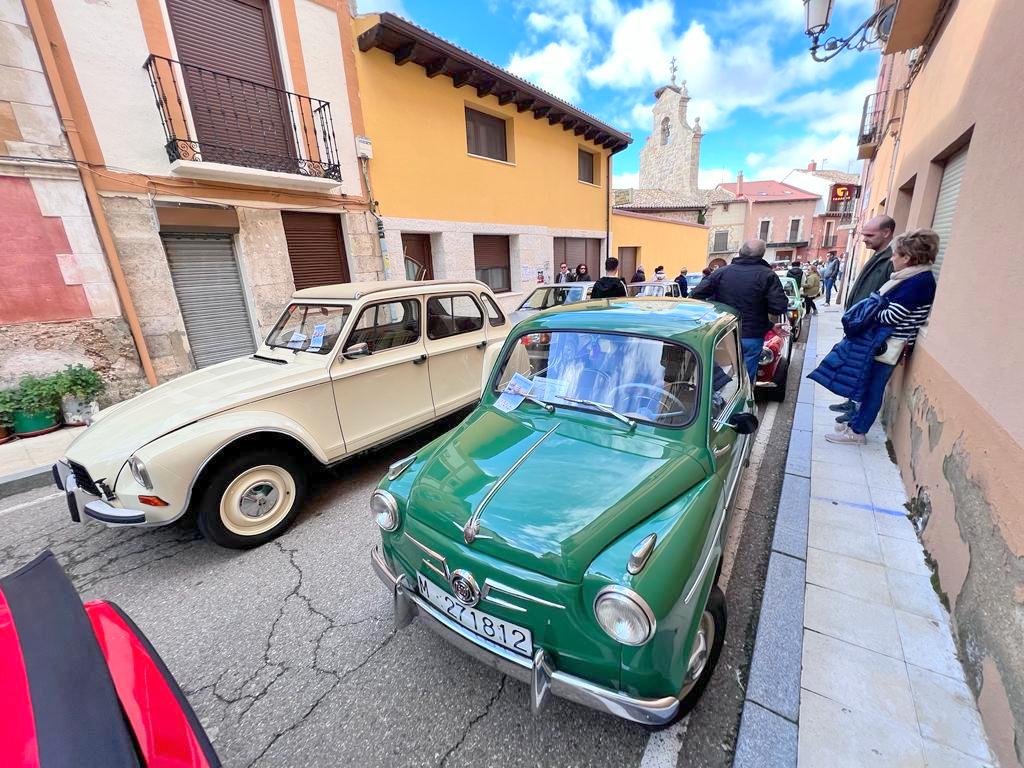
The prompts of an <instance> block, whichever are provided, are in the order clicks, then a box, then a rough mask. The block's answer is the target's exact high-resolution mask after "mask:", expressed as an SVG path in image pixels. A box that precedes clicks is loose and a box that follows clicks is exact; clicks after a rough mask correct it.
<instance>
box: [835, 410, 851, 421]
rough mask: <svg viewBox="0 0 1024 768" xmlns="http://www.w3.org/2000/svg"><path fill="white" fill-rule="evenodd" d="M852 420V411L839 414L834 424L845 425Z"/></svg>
mask: <svg viewBox="0 0 1024 768" xmlns="http://www.w3.org/2000/svg"><path fill="white" fill-rule="evenodd" d="M852 418H853V411H847V412H846V413H841V414H839V415H838V416H837V417H836V424H846V423H848V422H849V421H850V419H852Z"/></svg>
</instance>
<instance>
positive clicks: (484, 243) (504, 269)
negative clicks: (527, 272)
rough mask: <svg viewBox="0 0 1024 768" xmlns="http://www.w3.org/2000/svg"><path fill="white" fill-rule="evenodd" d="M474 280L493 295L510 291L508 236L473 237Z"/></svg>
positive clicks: (510, 275) (510, 272)
mask: <svg viewBox="0 0 1024 768" xmlns="http://www.w3.org/2000/svg"><path fill="white" fill-rule="evenodd" d="M473 257H474V260H475V262H476V279H477V280H479V281H480V282H482V283H485V284H486V285H488V286H490V288H491V290H492V291H494V292H495V293H503V292H506V291H511V290H512V268H511V265H510V262H509V243H508V235H473Z"/></svg>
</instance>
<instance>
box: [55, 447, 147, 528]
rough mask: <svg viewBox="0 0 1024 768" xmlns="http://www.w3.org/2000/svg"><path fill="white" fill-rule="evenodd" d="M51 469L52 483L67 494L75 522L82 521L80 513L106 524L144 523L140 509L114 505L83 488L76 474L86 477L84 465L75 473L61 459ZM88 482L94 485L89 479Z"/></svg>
mask: <svg viewBox="0 0 1024 768" xmlns="http://www.w3.org/2000/svg"><path fill="white" fill-rule="evenodd" d="M51 471H52V473H53V482H54V484H55V485H56V486H57V488H59V489H60V490H62V491H64V494H65V495H66V496H67V501H68V512H69V513H70V515H71V519H72V520H73V521H75V522H76V523H80V522H82V515H86V516H88V517H91V518H92V519H93V520H98V521H100V522H101V523H106V524H107V525H146V522H147V521H146V513H145V512H143V511H142V510H140V509H126V508H124V507H115V506H113V505H111V504H110V503H109V501H108V500H107V499H104V498H103V497H101V496H98V495H96V494H94V493H92V492H90V491H87V490H86V489H85V488H83V487H82V484H80V483H79V480H78V477H76V474H79V475H80V474H81V473H85V477H86V478H87V477H88V472H87V471H86V470H85V468H84V467H80V468H79V469H78V471H77V473H76V471H75V470H73V469H72V468H71V465H70V464H69V463H68V462H67V461H65V460H63V459H62V460H60V461H58V462H57V463H56V464H54V465H53V467H52V469H51ZM89 484H90V485H93V487H95V484H94V483H92V481H91V479H90V480H89ZM111 495H112V494H111Z"/></svg>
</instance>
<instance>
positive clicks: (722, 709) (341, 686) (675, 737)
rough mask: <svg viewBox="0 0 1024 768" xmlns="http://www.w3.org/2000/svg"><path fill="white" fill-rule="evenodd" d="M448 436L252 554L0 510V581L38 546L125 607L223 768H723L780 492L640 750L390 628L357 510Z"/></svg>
mask: <svg viewBox="0 0 1024 768" xmlns="http://www.w3.org/2000/svg"><path fill="white" fill-rule="evenodd" d="M796 370H799V367H797V368H796ZM794 392H795V388H794ZM794 399H795V398H794ZM787 405H790V404H787ZM790 408H791V405H790ZM777 421H778V420H777ZM450 426H451V424H450V423H449V424H448V425H447V427H450ZM447 427H446V426H441V427H435V428H433V429H431V430H428V431H426V432H423V433H420V434H419V435H417V436H414V437H413V438H410V439H408V440H406V441H403V442H402V443H397V444H395V445H392V446H390V447H388V448H386V449H382V450H380V451H377V452H375V453H373V454H370V455H369V456H366V457H362V458H360V459H357V460H355V461H353V462H351V463H349V464H347V465H343V466H342V467H340V468H338V469H336V470H334V471H332V472H331V473H329V474H325V475H324V476H323V477H322V478H321V479H320V480H319V482H318V483H317V486H316V488H315V490H314V492H313V493H312V494H311V498H310V502H309V504H308V508H307V510H306V511H305V512H304V513H303V514H302V516H301V517H300V518H299V520H298V521H297V523H296V524H295V525H294V526H293V527H292V528H291V530H290V531H289V532H288V533H287V534H286V535H284V536H283V537H281V538H280V539H278V540H276V541H275V542H272V543H270V544H268V545H266V546H263V547H261V548H259V549H256V550H251V551H246V552H238V551H232V550H226V549H221V548H219V547H216V546H214V545H211V544H209V543H207V542H206V541H205V540H203V539H202V538H200V537H199V536H198V534H197V533H195V531H194V530H192V529H189V528H186V527H182V526H171V527H167V528H161V529H153V530H138V529H108V528H105V527H103V526H100V525H97V524H75V523H72V522H71V521H70V519H69V517H68V513H67V507H66V504H65V502H64V499H63V496H60V495H56V496H55V494H54V490H53V489H40V490H36V491H31V492H27V493H24V494H21V495H19V496H14V497H10V498H7V499H4V500H3V501H0V573H7V572H9V571H11V570H13V569H14V568H16V567H18V566H19V565H21V564H23V563H25V562H27V561H28V560H30V559H31V558H32V557H33V556H35V555H36V554H37V553H38V552H39V551H41V550H43V549H46V548H49V549H52V550H53V551H54V553H56V555H57V557H58V559H59V560H60V562H61V563H62V564H63V565H64V567H65V568H66V569H67V571H68V572H69V574H70V575H71V577H72V580H73V581H74V583H75V585H76V586H77V588H78V589H79V591H80V592H81V593H82V595H83V597H84V598H87V599H88V598H104V599H107V600H112V601H114V602H116V603H117V604H119V605H120V606H121V607H122V608H124V609H125V610H126V611H127V612H128V613H129V614H130V615H131V616H132V617H133V618H134V619H135V621H136V623H137V624H138V625H139V626H140V627H141V628H142V629H143V630H144V631H145V632H146V634H147V635H148V636H149V638H150V640H151V641H152V642H153V643H154V645H155V646H156V648H157V649H158V650H159V651H160V653H161V655H162V656H163V658H164V660H165V661H166V662H167V664H168V666H169V667H170V669H171V670H172V672H173V673H174V674H175V676H176V677H177V679H178V681H179V683H180V684H181V686H182V688H183V689H184V691H185V693H186V695H187V696H188V698H189V700H190V701H191V702H192V705H193V707H194V708H195V710H196V712H197V714H198V715H199V717H200V719H201V720H202V722H203V724H204V726H205V727H206V729H207V731H208V733H209V735H210V737H211V739H212V740H213V742H214V746H215V747H216V749H217V752H218V754H219V755H220V756H221V758H222V759H223V761H224V763H225V764H226V765H229V766H303V767H304V768H305V767H311V766H340V765H351V766H360V767H361V766H378V765H379V766H435V765H437V766H453V767H454V766H485V765H486V766H518V765H530V766H585V765H594V766H597V765H601V766H607V765H616V766H639V765H641V764H643V765H644V766H650V767H651V768H653V766H655V765H659V766H660V765H666V766H667V765H672V764H675V762H676V760H677V757H679V758H680V759H679V763H680V764H681V765H695V764H696V765H717V764H723V765H726V764H728V763H729V762H731V760H730V758H729V755H730V754H731V748H732V744H733V742H734V740H735V733H736V726H737V723H738V719H739V709H738V707H739V702H741V701H742V679H743V678H744V676H745V665H746V663H748V662H749V654H750V650H751V648H752V638H753V634H752V630H751V621H753V620H754V619H756V607H757V606H759V604H760V597H759V595H760V592H759V590H760V583H763V570H761V568H760V562H761V558H760V557H759V556H757V555H756V552H755V550H762V549H765V547H766V545H767V541H770V533H771V530H770V528H771V523H773V521H774V511H773V510H774V506H775V502H776V501H777V498H778V491H777V488H776V489H769V490H770V491H772V492H774V493H775V498H774V499H771V498H769V496H765V498H763V499H759V500H757V501H756V504H757V505H759V510H757V511H755V510H753V506H752V512H753V514H751V515H748V518H747V519H748V520H751V521H753V523H754V528H755V529H756V530H754V533H752V534H751V535H750V536H741V537H740V546H739V551H738V554H737V558H736V559H737V563H736V567H735V568H734V569H733V572H732V575H731V585H732V586H730V589H729V603H730V626H729V635H728V640H727V652H726V653H724V654H723V657H722V661H721V662H720V664H719V668H718V670H717V671H716V674H715V677H714V679H713V681H712V685H711V686H710V687H709V690H708V692H707V694H706V695H705V698H704V700H703V701H702V702H701V704H700V705H699V706H698V709H697V710H696V711H695V713H694V714H693V715H691V717H690V718H689V722H688V723H685V724H684V725H682V726H677V727H676V728H675V729H674V730H670V731H668V732H663V734H661V735H660V736H656V737H655V738H654V740H653V741H652V736H651V733H650V732H649V731H648V730H646V729H644V728H642V727H640V726H637V725H633V724H630V723H626V722H624V721H621V720H618V719H616V718H613V717H610V716H607V715H602V714H599V713H596V712H593V711H590V710H588V709H585V708H582V707H579V706H576V705H573V704H570V703H567V702H564V701H560V700H557V699H555V700H552V702H551V703H550V705H549V707H548V708H547V709H546V710H545V712H544V713H543V715H542V716H540V717H537V718H534V717H532V716H531V715H530V713H529V703H528V693H529V691H528V689H527V688H526V687H525V686H523V685H521V684H520V683H518V682H516V681H514V680H510V679H506V678H504V677H503V676H502V675H500V674H499V673H497V672H495V671H492V670H490V669H487V668H485V667H483V666H482V665H480V664H478V663H476V662H474V661H472V660H470V659H469V658H467V657H465V656H463V655H462V654H460V653H459V652H457V651H455V650H453V649H452V648H450V647H449V646H448V645H446V644H445V643H444V642H442V641H441V640H440V639H439V638H437V637H436V636H435V635H434V634H433V633H432V632H430V631H429V630H427V629H426V628H424V627H423V626H422V625H421V624H420V623H419V622H418V621H416V622H413V624H412V625H411V626H409V627H407V628H406V629H404V630H402V631H401V632H398V633H395V632H394V630H393V628H392V620H391V603H390V597H389V595H388V593H387V592H386V591H385V589H384V588H383V587H382V585H381V584H380V583H379V582H378V581H377V579H376V577H375V576H374V575H373V573H372V571H371V570H370V567H369V561H368V554H369V551H370V548H371V547H372V545H373V544H374V543H376V541H377V540H378V533H377V529H376V526H375V525H374V523H373V521H372V519H371V517H370V515H369V512H368V507H367V501H368V499H369V495H370V492H371V491H372V489H373V487H374V486H375V484H376V483H377V481H378V479H379V478H380V477H381V475H382V474H383V473H384V471H385V470H386V468H387V466H388V464H390V463H391V462H392V461H395V460H397V459H398V458H401V457H403V456H406V455H408V454H409V453H410V452H412V451H413V450H414V449H415V448H416V446H417V445H419V444H422V443H423V442H425V441H427V440H429V439H432V437H433V436H435V435H436V434H439V433H440V432H441V431H443V429H445V428H447ZM773 432H774V430H773ZM785 437H786V438H788V430H786V431H785ZM780 439H781V438H780ZM774 442H776V440H775V438H774V437H773V443H774ZM776 460H777V459H776ZM784 461H785V458H784V452H783V457H782V462H783V463H784ZM780 467H781V465H780ZM780 472H781V469H780ZM766 528H767V537H768V538H767V540H765V536H766V534H765V529H766ZM744 538H746V539H748V541H747V542H746V544H744V543H743V540H744ZM752 552H754V554H753V555H752V554H751V553H752ZM744 559H746V560H747V562H746V563H744V562H743V561H744ZM765 562H766V557H765ZM759 571H760V572H759ZM758 579H760V583H758ZM734 590H735V591H736V594H737V596H738V597H736V598H735V600H736V601H738V605H737V606H736V608H734V606H733V602H734V597H733V591H734ZM737 609H738V610H737ZM734 612H735V613H736V614H737V615H736V618H735V619H734V617H733V613H734ZM730 642H732V643H733V646H734V647H728V646H729V643H730ZM737 691H738V695H739V698H738V699H737ZM680 750H682V755H681V756H680V754H679V753H680Z"/></svg>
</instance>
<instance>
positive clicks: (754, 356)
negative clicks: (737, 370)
mask: <svg viewBox="0 0 1024 768" xmlns="http://www.w3.org/2000/svg"><path fill="white" fill-rule="evenodd" d="M740 346H742V347H743V363H744V365H746V366H747V374H748V375H749V376H750V386H751V387H753V386H754V382H755V381H757V362H758V360H760V359H761V350H762V349H764V339H763V338H760V337H759V338H756V339H740Z"/></svg>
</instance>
